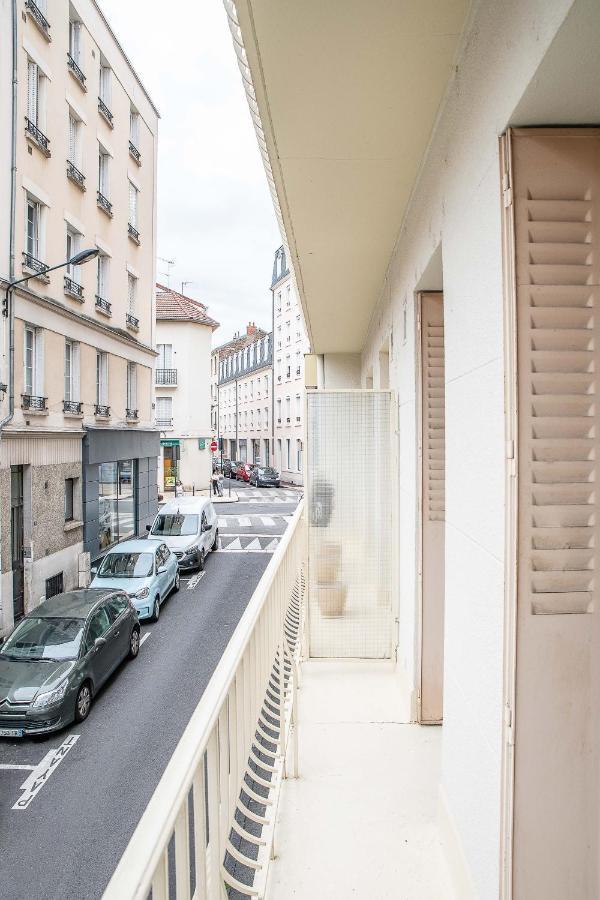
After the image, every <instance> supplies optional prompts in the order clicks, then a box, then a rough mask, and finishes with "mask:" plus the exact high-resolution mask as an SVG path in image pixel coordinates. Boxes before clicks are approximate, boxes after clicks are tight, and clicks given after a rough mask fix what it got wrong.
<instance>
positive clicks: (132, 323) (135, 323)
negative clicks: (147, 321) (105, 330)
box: [125, 313, 140, 331]
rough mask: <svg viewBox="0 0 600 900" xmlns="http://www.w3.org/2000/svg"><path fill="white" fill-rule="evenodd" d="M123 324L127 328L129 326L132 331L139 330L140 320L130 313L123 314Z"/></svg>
mask: <svg viewBox="0 0 600 900" xmlns="http://www.w3.org/2000/svg"><path fill="white" fill-rule="evenodd" d="M125 324H126V325H127V327H128V328H131V330H132V331H139V330H140V320H139V319H136V317H135V316H133V315H132V314H131V313H126V314H125Z"/></svg>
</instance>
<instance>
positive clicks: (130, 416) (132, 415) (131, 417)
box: [125, 408, 140, 422]
mask: <svg viewBox="0 0 600 900" xmlns="http://www.w3.org/2000/svg"><path fill="white" fill-rule="evenodd" d="M139 417H140V416H139V410H137V409H129V408H127V409H126V410H125V418H126V419H127V421H128V422H137V421H138V419H139Z"/></svg>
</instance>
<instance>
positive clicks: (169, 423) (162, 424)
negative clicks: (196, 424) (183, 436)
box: [154, 416, 173, 428]
mask: <svg viewBox="0 0 600 900" xmlns="http://www.w3.org/2000/svg"><path fill="white" fill-rule="evenodd" d="M154 421H155V423H156V426H157V428H172V427H173V419H168V418H166V417H165V416H157V418H156V419H155V420H154Z"/></svg>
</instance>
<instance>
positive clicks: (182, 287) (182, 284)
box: [181, 281, 194, 294]
mask: <svg viewBox="0 0 600 900" xmlns="http://www.w3.org/2000/svg"><path fill="white" fill-rule="evenodd" d="M193 283H194V282H193V281H182V282H181V293H182V294H183V291H184V289H185V286H186V284H193Z"/></svg>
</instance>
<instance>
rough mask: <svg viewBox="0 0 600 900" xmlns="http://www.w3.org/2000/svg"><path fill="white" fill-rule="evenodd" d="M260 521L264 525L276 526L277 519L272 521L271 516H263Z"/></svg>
mask: <svg viewBox="0 0 600 900" xmlns="http://www.w3.org/2000/svg"><path fill="white" fill-rule="evenodd" d="M260 521H261V522H262V523H263V525H274V524H275V519H272V518H271V517H270V516H261V517H260Z"/></svg>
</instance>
